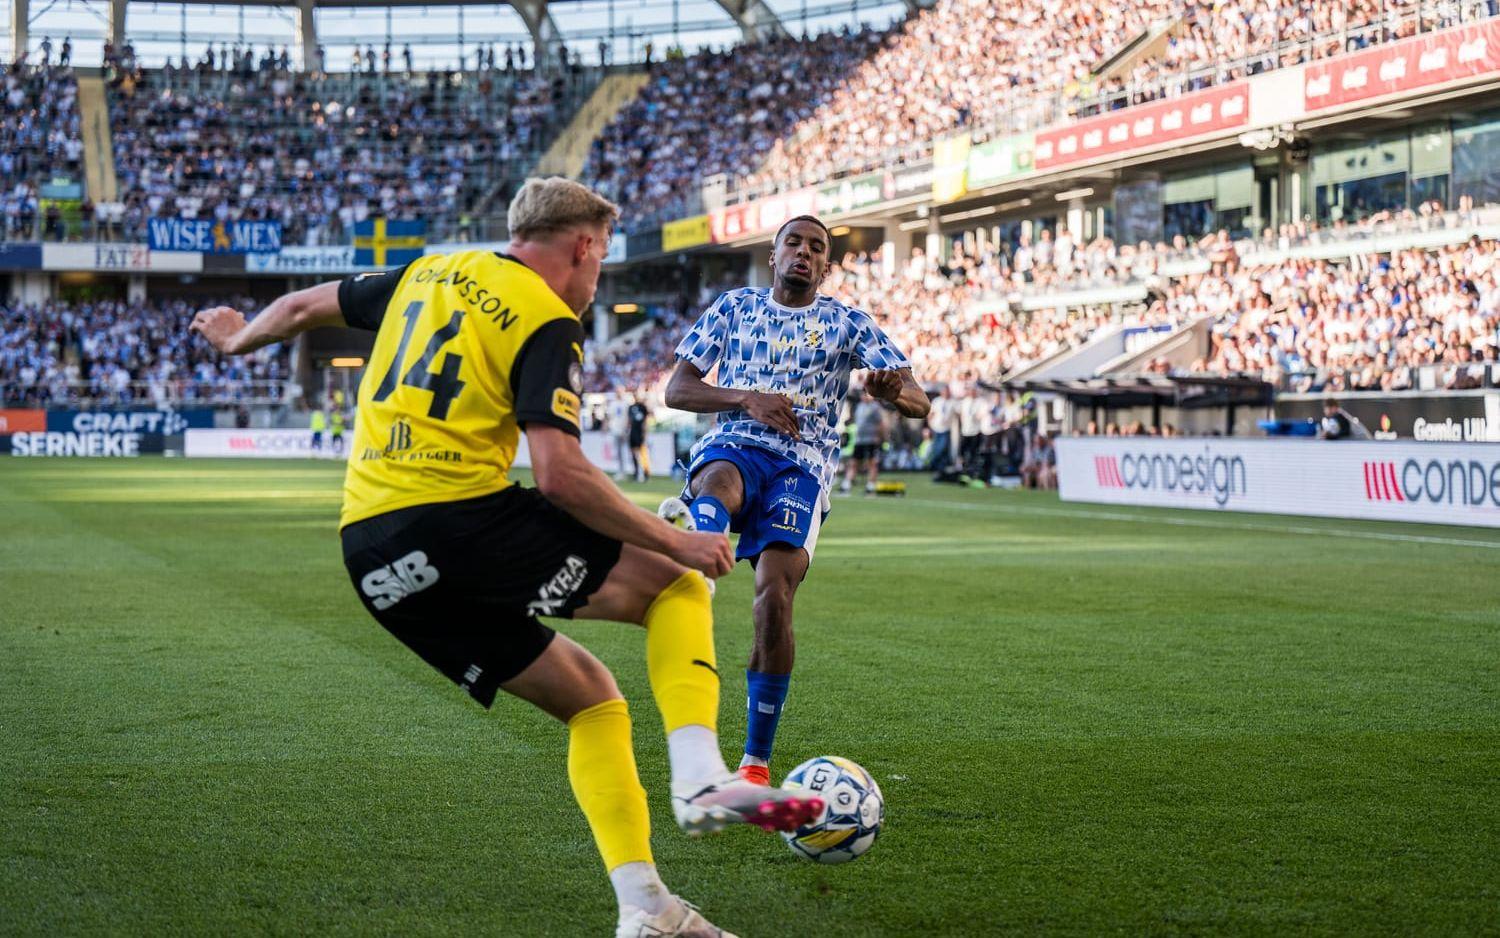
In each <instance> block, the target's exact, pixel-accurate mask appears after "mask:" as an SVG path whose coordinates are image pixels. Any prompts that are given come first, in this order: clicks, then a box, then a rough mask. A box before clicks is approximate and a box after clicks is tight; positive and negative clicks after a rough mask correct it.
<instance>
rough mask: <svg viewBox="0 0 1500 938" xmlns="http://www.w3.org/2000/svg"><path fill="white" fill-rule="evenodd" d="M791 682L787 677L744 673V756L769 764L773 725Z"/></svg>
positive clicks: (774, 736) (752, 672)
mask: <svg viewBox="0 0 1500 938" xmlns="http://www.w3.org/2000/svg"><path fill="white" fill-rule="evenodd" d="M791 682H792V676H791V675H790V674H765V673H762V672H760V671H746V672H745V683H746V684H747V685H749V689H750V699H749V703H748V706H749V719H748V721H747V723H748V727H747V729H746V732H745V755H747V756H754V757H755V758H757V759H764V760H765V761H766V762H770V761H771V745H772V744H773V743H774V742H775V740H776V723H777V721H779V720H780V719H781V709H782V705H783V704H784V703H786V689H787V685H788V684H790V683H791Z"/></svg>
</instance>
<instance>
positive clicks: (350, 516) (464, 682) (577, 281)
mask: <svg viewBox="0 0 1500 938" xmlns="http://www.w3.org/2000/svg"><path fill="white" fill-rule="evenodd" d="M618 214H619V211H618V209H617V208H616V207H615V206H614V205H613V204H612V203H610V202H609V201H607V200H606V199H604V198H602V197H601V196H599V195H597V194H595V193H594V192H592V191H591V190H589V189H588V188H586V187H584V186H582V185H579V184H578V183H574V182H570V181H568V180H565V179H560V178H552V179H545V180H543V179H532V180H529V181H528V182H527V183H526V185H525V186H524V187H523V188H522V189H521V191H520V192H519V193H518V194H517V195H516V198H515V201H514V202H512V203H511V206H510V211H509V220H510V231H511V237H512V239H513V240H512V242H511V245H510V253H509V254H495V253H491V252H488V251H479V250H475V251H461V252H458V253H454V254H448V255H441V254H438V255H428V256H425V257H422V258H419V259H417V260H415V261H413V262H412V263H410V264H408V265H406V266H405V267H402V268H399V269H397V270H391V271H387V272H384V273H376V274H361V275H359V276H357V277H352V278H349V279H347V280H344V281H341V282H334V283H325V284H322V285H320V286H316V287H312V288H309V289H306V290H302V291H299V292H296V293H292V294H289V295H287V296H283V297H281V298H280V299H278V300H276V301H275V302H274V303H272V304H271V305H270V306H268V307H267V308H266V309H265V311H264V312H262V313H261V314H260V315H259V316H257V317H256V318H255V319H254V320H252V321H250V322H249V323H247V322H246V321H245V317H244V316H243V315H241V314H240V313H239V312H238V311H236V310H233V309H229V308H227V307H218V308H215V309H211V310H205V311H203V312H200V313H198V314H197V315H196V316H195V317H194V320H193V323H192V327H191V328H192V330H193V331H194V332H197V333H200V334H201V335H203V336H204V337H205V338H206V339H207V340H208V341H209V342H210V343H212V344H213V345H214V347H215V348H217V349H218V350H219V351H221V352H223V353H225V354H231V355H240V354H245V353H247V352H251V351H254V350H255V349H258V348H260V347H262V346H265V345H269V344H271V343H273V342H280V341H285V340H287V339H290V338H292V337H294V336H296V335H299V334H301V333H302V332H305V331H307V330H309V329H314V328H319V327H326V326H337V327H343V326H351V327H355V328H363V329H371V330H376V332H377V335H376V338H375V345H374V348H373V350H372V351H371V354H370V360H369V365H368V367H367V368H366V371H365V374H364V378H363V380H362V381H361V383H360V388H359V409H358V417H357V421H356V425H355V432H354V441H353V448H352V450H351V454H350V459H349V463H348V470H347V474H346V476H345V482H344V506H343V513H342V518H341V523H340V527H341V537H342V540H343V547H344V563H345V566H346V567H347V568H348V570H349V575H350V579H351V580H352V581H353V583H354V586H355V589H356V590H357V591H358V592H359V594H360V598H361V600H362V601H363V602H364V604H365V606H366V608H367V609H368V610H369V612H370V614H371V615H373V616H374V617H375V619H376V620H377V621H379V622H380V624H381V625H383V626H385V628H386V629H388V630H389V631H390V632H391V633H392V634H393V635H395V636H396V637H397V638H398V639H400V640H401V641H402V642H403V643H405V644H406V645H407V646H408V647H409V648H411V649H412V650H413V651H415V652H416V653H417V654H418V655H420V656H421V657H422V658H423V659H424V660H426V661H427V662H428V663H429V664H431V665H432V666H433V667H434V668H436V669H437V670H439V671H441V672H442V673H443V674H444V675H446V676H447V677H448V678H449V679H450V680H452V681H453V682H454V683H456V684H458V685H460V686H461V687H462V688H463V689H464V690H466V691H468V692H469V694H470V695H471V696H473V697H474V699H475V700H477V701H479V703H481V704H482V705H484V706H485V707H489V706H491V705H492V704H493V702H494V699H495V696H496V693H497V692H498V691H500V690H504V691H505V692H507V693H509V694H513V695H515V696H517V697H520V698H521V699H523V700H526V701H529V702H531V703H532V704H534V705H536V706H537V707H539V708H541V709H542V710H544V711H546V712H547V713H549V714H551V715H552V716H554V717H556V718H558V719H559V720H562V721H564V722H565V723H567V725H568V730H569V747H568V777H569V781H570V782H571V784H572V787H573V792H574V795H575V796H576V798H577V799H578V803H579V805H580V807H581V808H582V809H583V813H584V815H585V816H586V817H587V819H588V822H589V826H590V827H591V828H592V830H593V833H594V838H595V841H596V842H597V844H598V847H599V852H600V854H601V856H602V857H603V859H604V864H605V868H606V869H607V870H608V872H609V878H610V881H611V883H612V884H613V886H614V889H615V893H616V897H617V899H618V901H619V927H618V932H617V934H618V935H620V936H630V938H636V936H639V935H652V936H658V935H682V936H695V938H710V936H720V938H722V936H723V935H724V934H725V933H724V932H722V931H721V930H720V929H718V928H717V927H715V926H713V925H712V924H710V923H709V922H708V921H706V920H705V919H704V918H703V916H701V915H700V914H699V913H698V912H697V911H696V910H695V909H694V908H693V907H692V906H689V905H687V904H686V903H684V902H682V900H680V899H678V898H677V897H675V896H673V895H672V894H671V892H670V891H668V889H667V888H666V886H665V885H663V883H662V881H661V879H660V877H659V876H658V875H657V872H656V867H655V865H654V863H653V860H652V855H651V846H650V822H649V818H648V815H647V809H646V793H645V790H644V789H643V788H642V787H641V785H640V782H639V780H638V776H637V773H636V766H635V756H634V753H633V751H632V748H631V727H630V716H629V713H628V711H627V709H626V705H625V701H624V699H623V698H622V697H621V695H620V691H619V688H618V687H617V686H616V685H615V681H614V677H613V676H612V675H611V674H610V672H609V670H608V669H607V668H605V666H604V665H603V664H602V663H601V662H600V661H599V660H598V659H597V658H595V657H594V656H593V655H592V654H590V653H589V652H588V651H587V650H586V649H584V648H583V647H582V646H581V645H578V644H577V643H576V642H574V641H572V640H571V639H569V638H567V637H566V636H564V635H560V634H557V633H556V632H554V631H553V630H552V629H551V628H549V627H547V626H545V625H543V624H542V623H541V622H540V621H539V620H538V618H537V617H538V616H542V615H545V616H557V617H562V618H572V617H574V616H577V617H579V618H585V619H609V620H613V621H617V622H629V623H635V624H638V625H643V626H645V629H646V663H647V670H648V673H649V675H650V679H651V689H652V693H653V695H654V696H655V698H656V702H657V706H658V708H659V709H660V711H661V714H662V720H663V723H664V725H665V728H666V731H667V748H668V755H669V759H670V762H671V773H672V808H673V813H674V814H675V816H676V818H677V822H678V824H679V825H680V826H682V827H683V829H684V830H686V831H688V832H689V833H690V834H696V833H704V832H712V831H715V830H718V829H720V828H722V827H723V826H725V825H726V824H729V823H737V822H743V823H750V824H754V825H756V826H759V827H763V828H765V829H767V830H770V829H778V830H794V829H795V828H797V827H798V826H800V825H801V824H802V823H804V822H806V821H807V820H810V819H811V818H813V817H815V816H816V815H817V814H818V813H819V812H820V811H821V809H822V803H821V801H819V800H818V799H817V798H809V797H806V796H805V795H800V794H798V793H796V792H790V791H783V790H781V789H773V788H768V787H765V786H761V785H755V784H752V783H750V782H748V781H746V780H744V779H742V778H740V777H739V776H737V775H735V774H733V773H731V772H730V771H729V769H728V767H727V766H725V764H724V761H723V756H722V754H721V753H720V751H719V746H718V734H717V729H716V727H717V725H718V710H719V675H718V671H717V670H716V664H715V657H714V644H713V613H712V607H711V605H710V593H709V587H708V584H707V582H706V581H705V579H704V576H705V575H706V576H710V577H714V576H722V575H723V574H725V573H727V572H728V571H729V569H730V568H731V566H732V565H733V558H732V555H731V552H730V547H729V542H728V539H727V538H725V537H724V535H723V534H722V533H712V532H697V533H695V532H689V531H683V530H680V529H678V528H676V527H673V526H672V525H670V524H668V523H666V522H664V521H662V520H661V519H659V518H656V517H654V516H652V515H651V514H650V513H649V512H645V511H642V510H641V509H640V508H638V507H636V506H635V505H633V504H632V503H631V502H630V501H629V500H628V499H626V498H625V497H624V495H622V494H621V493H620V491H619V489H617V488H616V487H615V486H614V484H613V483H612V482H610V480H609V478H608V477H607V476H606V475H605V474H604V473H603V472H602V471H600V470H599V469H598V468H596V467H595V466H594V465H593V464H592V463H590V462H589V461H588V460H587V458H586V457H585V456H584V455H583V451H582V448H581V447H580V445H579V398H578V392H579V390H580V387H579V384H580V377H581V362H582V358H583V330H582V326H581V325H580V323H579V320H578V313H579V312H580V311H582V310H583V309H585V308H587V307H588V305H589V304H590V303H591V302H592V301H593V298H594V293H595V290H596V288H597V284H598V279H599V268H600V265H601V263H602V262H603V260H604V257H605V254H606V251H607V250H608V246H609V239H610V233H611V231H612V230H613V227H614V222H615V219H616V218H617V217H618ZM522 431H524V432H525V433H526V436H527V441H528V443H529V446H530V450H531V459H532V466H533V473H534V475H535V477H536V483H537V488H536V489H528V488H523V487H521V486H518V485H515V484H514V483H512V482H511V481H510V479H509V470H510V467H511V463H512V461H513V460H514V458H515V454H516V447H517V444H518V442H519V435H520V433H521V432H522Z"/></svg>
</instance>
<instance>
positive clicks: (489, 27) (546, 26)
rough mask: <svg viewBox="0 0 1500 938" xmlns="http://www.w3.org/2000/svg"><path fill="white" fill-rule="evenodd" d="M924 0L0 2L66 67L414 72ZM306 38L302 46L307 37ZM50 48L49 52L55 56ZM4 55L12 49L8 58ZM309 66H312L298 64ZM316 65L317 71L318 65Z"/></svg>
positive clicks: (618, 58)
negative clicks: (378, 67)
mask: <svg viewBox="0 0 1500 938" xmlns="http://www.w3.org/2000/svg"><path fill="white" fill-rule="evenodd" d="M923 2H924V0H844V2H839V0H811V2H809V0H553V2H550V3H549V0H505V2H501V3H496V2H493V0H490V2H481V0H448V2H437V3H433V2H426V3H424V2H422V0H379V2H371V0H302V2H300V3H299V2H297V0H235V2H225V0H217V2H216V0H171V2H155V0H0V9H4V12H5V15H4V16H3V20H0V22H3V25H4V26H5V27H8V28H7V29H5V31H4V32H3V33H0V49H4V48H5V47H7V46H11V47H14V48H23V47H24V48H26V49H28V50H29V51H31V52H33V53H34V52H35V50H36V49H37V48H38V46H39V45H40V42H41V39H42V37H43V36H50V37H52V39H53V45H54V47H56V46H59V45H60V44H61V38H62V37H64V36H66V37H69V38H71V40H72V43H73V61H74V62H75V64H83V65H90V64H97V63H98V62H99V61H100V59H101V56H102V46H103V43H104V41H105V40H106V39H110V40H112V41H114V42H115V43H116V44H117V45H119V44H121V42H122V41H125V40H128V41H129V42H130V43H131V44H132V45H133V46H134V47H135V49H136V53H137V55H138V56H139V57H140V58H141V60H142V61H143V62H145V64H147V65H155V64H160V62H161V61H162V60H163V59H164V58H166V57H168V56H171V57H173V58H174V59H176V58H178V57H182V56H191V57H192V58H197V57H198V56H199V55H200V54H201V53H202V51H203V48H204V46H205V44H206V43H210V42H212V43H215V44H219V43H226V42H227V43H233V44H239V45H242V46H244V45H249V46H252V47H254V48H256V49H261V48H265V47H266V46H268V45H276V46H289V47H292V48H293V49H308V50H310V51H311V50H315V49H316V47H317V45H319V44H321V45H323V46H324V47H325V49H326V52H327V56H328V59H329V63H327V64H331V65H332V66H333V67H335V68H336V67H337V66H338V65H339V64H340V63H343V62H345V61H348V58H349V55H348V53H349V50H350V49H352V48H353V47H354V46H359V47H364V46H366V45H367V44H371V43H373V44H375V45H377V46H378V45H383V44H384V43H385V42H387V41H390V42H392V43H393V44H394V45H396V46H397V47H400V46H403V45H406V44H410V45H411V46H412V47H413V53H414V55H413V58H414V59H415V61H416V64H417V67H419V68H427V67H430V68H450V67H452V66H453V65H454V64H455V63H456V62H458V61H459V59H460V57H461V56H463V55H465V54H467V52H468V51H469V50H472V49H473V48H474V47H476V46H477V45H479V44H481V43H484V44H489V45H494V44H503V45H507V46H508V45H511V44H515V43H520V44H522V45H530V46H532V47H533V48H535V49H538V50H541V51H542V52H543V57H544V58H545V57H546V55H548V54H555V53H556V52H557V51H558V50H560V49H561V48H563V47H567V48H569V49H571V50H572V52H573V53H574V54H575V55H581V56H582V57H583V59H584V60H585V61H587V62H590V63H593V62H601V61H603V60H605V59H607V60H608V61H609V62H611V63H623V62H629V61H638V60H640V59H641V58H643V57H644V53H645V44H646V42H648V41H651V42H653V43H654V45H655V47H656V54H657V56H658V57H660V56H661V55H662V54H663V52H664V50H665V49H666V48H667V47H668V46H670V45H680V46H682V47H683V48H685V49H688V50H692V49H695V48H698V47H701V46H727V45H730V44H732V43H734V42H737V41H741V40H752V41H753V40H755V39H763V38H768V37H770V36H774V35H778V34H783V33H786V32H794V33H804V32H805V33H811V34H816V33H818V32H822V31H824V30H827V29H836V28H838V27H840V26H845V25H849V26H857V25H859V24H860V23H871V24H874V25H878V26H884V25H886V24H888V23H890V22H892V21H894V20H896V19H899V18H901V17H902V16H904V15H906V13H907V12H908V11H909V10H910V9H915V8H916V6H917V5H918V4H921V3H923ZM309 36H311V37H313V38H312V40H311V41H310V42H309V39H308V37H309ZM53 54H54V56H55V55H56V54H57V51H56V49H54V52H53ZM6 58H7V59H9V58H11V56H10V55H9V53H8V50H7V54H6ZM307 64H309V65H310V64H312V63H311V62H308V63H307ZM325 67H327V66H326V65H325Z"/></svg>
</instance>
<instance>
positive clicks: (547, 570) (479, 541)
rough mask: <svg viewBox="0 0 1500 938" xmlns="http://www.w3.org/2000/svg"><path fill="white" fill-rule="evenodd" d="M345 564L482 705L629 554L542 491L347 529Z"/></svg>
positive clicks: (373, 602) (415, 647)
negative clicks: (545, 619) (553, 624)
mask: <svg viewBox="0 0 1500 938" xmlns="http://www.w3.org/2000/svg"><path fill="white" fill-rule="evenodd" d="M342 537H343V542H344V566H345V567H347V568H348V570H349V578H350V579H351V580H352V581H353V582H354V589H355V592H357V593H358V594H359V598H360V600H361V601H363V602H364V604H365V608H366V609H368V610H369V611H370V614H371V615H372V616H374V617H375V619H376V621H378V622H379V623H380V624H381V625H383V626H385V627H386V629H388V630H389V631H390V633H391V634H392V635H394V636H396V637H397V638H398V639H400V640H401V641H402V642H403V643H404V644H405V645H406V647H408V648H410V649H411V650H412V651H414V652H416V653H417V654H418V655H420V656H421V657H422V659H423V660H424V661H426V662H427V663H428V664H430V665H432V666H433V667H434V668H437V669H438V670H439V671H441V672H442V673H443V674H445V675H447V677H448V679H449V680H451V681H453V682H454V683H455V684H457V685H459V686H460V687H462V688H463V689H464V690H466V691H468V692H469V694H470V695H471V696H472V697H473V698H474V699H475V700H477V701H479V702H480V703H481V704H483V705H484V706H486V707H488V706H490V705H491V704H493V703H494V702H495V693H496V691H497V690H498V688H499V686H500V684H502V683H504V682H505V681H508V680H510V679H511V678H513V677H515V676H516V675H517V674H520V673H521V672H522V671H523V670H525V669H526V667H527V666H528V665H530V664H531V663H532V662H533V661H535V660H536V659H537V658H538V657H540V656H541V654H542V652H543V651H545V650H546V649H547V645H548V644H549V643H550V642H551V641H552V637H553V635H555V634H556V633H555V632H553V631H552V629H550V628H548V627H547V626H545V625H543V624H542V623H541V622H539V621H538V620H537V616H560V617H562V618H572V616H573V612H574V610H576V609H578V608H579V607H580V606H583V605H584V604H585V603H586V602H587V601H588V598H589V596H591V595H593V594H594V592H596V591H597V590H598V589H599V587H600V586H601V585H602V584H603V583H604V579H605V577H607V576H608V575H609V571H610V570H611V569H613V568H614V565H615V564H616V563H617V562H618V561H619V559H620V542H619V541H616V540H614V539H612V538H608V537H605V536H604V535H602V534H599V533H598V532H596V531H593V530H590V529H589V528H587V527H585V526H584V525H583V524H580V523H579V522H578V521H575V520H574V519H573V517H572V516H571V515H569V514H567V513H566V512H564V511H563V510H562V509H560V508H557V507H556V506H554V505H553V504H552V503H551V502H549V501H547V500H546V499H545V498H543V497H542V496H541V494H540V493H538V492H537V491H536V490H535V489H525V488H521V487H520V486H512V487H510V488H508V489H506V490H504V491H502V492H497V493H495V494H493V495H485V496H482V497H480V498H472V499H468V500H465V501H460V502H441V503H438V504H432V505H418V506H416V507H413V508H402V509H399V510H397V511H392V512H389V513H387V514H383V515H377V516H376V517H374V518H368V519H366V520H364V521H357V522H355V523H354V524H351V525H349V526H348V527H346V528H344V530H343V534H342Z"/></svg>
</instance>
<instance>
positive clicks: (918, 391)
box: [865, 368, 932, 417]
mask: <svg viewBox="0 0 1500 938" xmlns="http://www.w3.org/2000/svg"><path fill="white" fill-rule="evenodd" d="M865 390H867V391H869V392H870V396H871V397H873V398H876V399H877V400H882V401H885V402H886V403H888V404H891V405H893V406H894V407H895V408H896V409H897V410H899V411H900V412H901V416H903V417H926V416H927V413H928V411H930V410H932V401H930V400H929V399H928V398H927V392H926V391H924V390H922V386H921V385H920V384H917V379H916V378H914V377H912V373H911V369H910V368H902V369H899V370H893V371H872V372H870V373H869V375H868V376H866V377H865Z"/></svg>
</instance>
